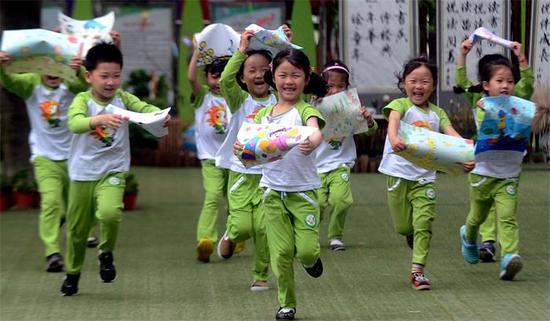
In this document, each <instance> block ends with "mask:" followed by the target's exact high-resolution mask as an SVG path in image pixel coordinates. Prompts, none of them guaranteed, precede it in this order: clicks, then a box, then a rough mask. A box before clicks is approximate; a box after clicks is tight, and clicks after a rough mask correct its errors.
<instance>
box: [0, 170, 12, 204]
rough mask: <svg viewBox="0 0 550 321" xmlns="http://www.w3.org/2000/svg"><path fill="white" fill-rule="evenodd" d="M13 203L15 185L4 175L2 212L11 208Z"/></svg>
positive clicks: (0, 195) (1, 180) (0, 200)
mask: <svg viewBox="0 0 550 321" xmlns="http://www.w3.org/2000/svg"><path fill="white" fill-rule="evenodd" d="M13 204H14V200H13V186H12V184H11V182H10V180H9V179H8V178H7V177H6V176H4V175H2V177H0V212H5V211H7V210H9V209H10V208H11V207H12V206H13Z"/></svg>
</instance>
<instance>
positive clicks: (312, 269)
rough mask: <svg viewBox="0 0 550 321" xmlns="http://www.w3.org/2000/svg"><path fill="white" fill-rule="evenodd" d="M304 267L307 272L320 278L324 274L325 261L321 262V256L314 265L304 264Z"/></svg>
mask: <svg viewBox="0 0 550 321" xmlns="http://www.w3.org/2000/svg"><path fill="white" fill-rule="evenodd" d="M304 269H305V270H306V272H307V274H309V275H311V276H312V277H314V278H318V277H320V276H321V275H322V274H323V262H321V258H318V259H317V261H315V263H314V264H313V265H312V266H305V265H304Z"/></svg>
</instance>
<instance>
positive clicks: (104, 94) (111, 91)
mask: <svg viewBox="0 0 550 321" xmlns="http://www.w3.org/2000/svg"><path fill="white" fill-rule="evenodd" d="M121 73H122V69H121V68H120V65H119V64H117V63H114V62H100V63H98V64H97V67H96V69H94V70H91V71H86V81H87V82H88V83H89V84H90V85H91V86H92V94H93V95H94V97H96V98H97V99H99V100H101V101H108V100H110V99H111V98H113V97H114V96H115V93H116V91H117V89H118V88H119V87H120V74H121Z"/></svg>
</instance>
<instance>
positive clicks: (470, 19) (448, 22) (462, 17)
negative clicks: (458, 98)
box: [437, 0, 510, 91]
mask: <svg viewBox="0 0 550 321" xmlns="http://www.w3.org/2000/svg"><path fill="white" fill-rule="evenodd" d="M437 6H438V12H439V14H438V15H437V16H438V18H439V23H438V25H439V27H438V28H437V31H438V39H439V41H438V46H439V48H438V59H439V64H438V65H439V68H440V87H439V88H440V89H441V90H442V91H451V90H452V89H453V86H454V84H455V70H456V61H457V58H458V55H459V54H460V44H461V43H462V41H464V40H465V39H467V38H468V37H470V35H472V34H473V33H474V32H475V31H476V29H478V28H481V27H484V28H485V29H486V30H487V31H489V32H491V33H492V34H494V35H496V36H498V37H500V38H504V39H509V23H508V21H509V18H508V17H509V12H510V10H508V8H509V1H508V0H489V1H479V0H441V1H437ZM493 53H501V54H505V49H504V48H503V47H502V46H500V45H497V44H496V43H495V42H492V41H488V40H481V41H478V42H477V43H476V44H475V46H474V47H473V48H472V50H471V51H470V53H469V54H468V56H467V58H466V70H467V71H468V79H470V80H471V81H472V82H476V80H477V63H478V61H479V58H481V57H482V56H484V55H487V54H493Z"/></svg>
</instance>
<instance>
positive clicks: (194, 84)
mask: <svg viewBox="0 0 550 321" xmlns="http://www.w3.org/2000/svg"><path fill="white" fill-rule="evenodd" d="M198 59H199V49H198V47H197V42H196V40H195V38H193V55H192V56H191V61H189V67H188V68H187V80H189V84H191V91H192V93H193V96H195V97H196V96H198V95H199V93H200V92H201V83H200V82H199V80H198V79H197V60H198Z"/></svg>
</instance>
